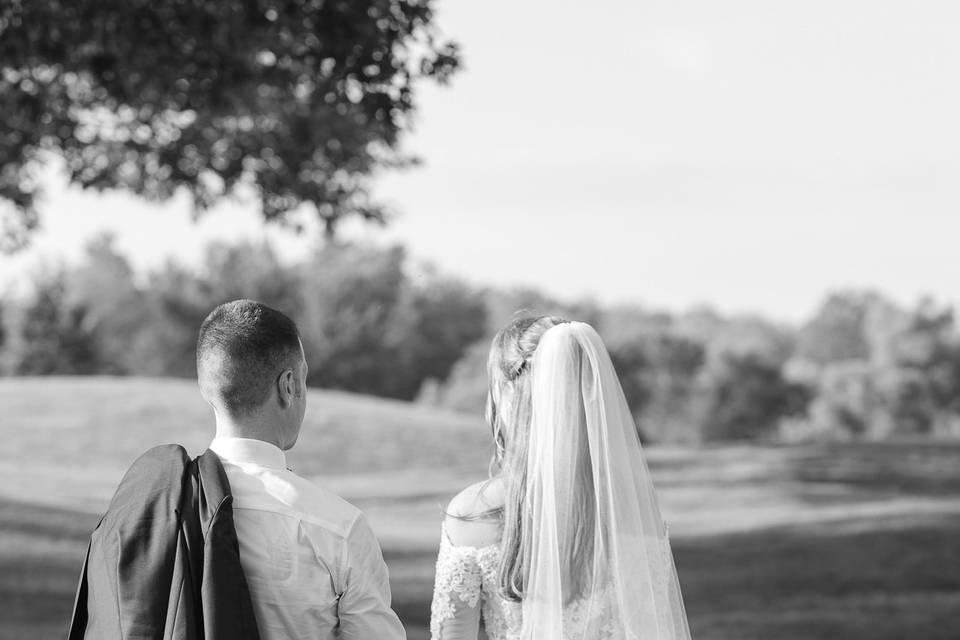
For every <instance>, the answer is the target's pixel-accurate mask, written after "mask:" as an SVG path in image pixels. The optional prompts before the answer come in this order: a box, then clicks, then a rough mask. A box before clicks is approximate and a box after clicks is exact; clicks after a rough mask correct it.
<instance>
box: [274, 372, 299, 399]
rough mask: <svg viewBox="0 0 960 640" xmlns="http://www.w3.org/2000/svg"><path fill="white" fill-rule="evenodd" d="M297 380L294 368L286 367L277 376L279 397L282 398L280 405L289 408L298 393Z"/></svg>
mask: <svg viewBox="0 0 960 640" xmlns="http://www.w3.org/2000/svg"><path fill="white" fill-rule="evenodd" d="M296 385H297V380H296V376H295V375H293V369H284V370H283V372H282V373H281V374H280V376H279V377H278V378H277V398H278V399H279V400H280V406H281V407H283V408H287V407H289V406H290V404H291V403H292V402H293V398H294V396H295V394H296Z"/></svg>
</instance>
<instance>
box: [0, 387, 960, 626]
mask: <svg viewBox="0 0 960 640" xmlns="http://www.w3.org/2000/svg"><path fill="white" fill-rule="evenodd" d="M211 435H212V416H211V415H210V413H209V411H208V409H207V407H206V406H205V405H204V404H203V403H202V401H201V400H200V399H199V395H198V393H197V392H196V389H195V386H194V385H193V384H192V383H190V382H184V381H171V380H145V379H111V378H85V379H69V378H46V379H6V380H0V439H2V443H3V444H2V449H0V639H8V638H9V639H14V638H16V639H21V638H24V639H26V638H29V639H31V640H33V639H37V640H43V639H46V638H60V637H63V635H64V631H65V627H66V622H67V619H68V617H69V613H70V609H71V606H72V598H73V592H74V588H75V586H76V579H77V575H78V571H79V568H80V564H81V562H82V559H83V552H84V550H85V547H86V540H87V536H88V535H89V533H90V531H91V530H92V528H93V527H94V526H95V525H96V522H97V520H98V518H99V515H100V512H101V511H102V510H103V508H104V507H105V506H106V504H107V502H108V500H109V498H110V496H111V494H112V492H113V489H114V487H115V485H116V483H117V482H118V480H119V479H120V476H121V475H122V473H123V471H124V469H125V468H126V467H127V465H129V463H130V462H131V461H132V460H133V459H134V458H135V457H136V456H137V455H139V454H140V453H141V452H142V451H143V450H145V449H146V448H148V447H150V446H152V445H154V444H159V443H163V442H180V443H182V444H184V445H185V446H186V447H187V449H188V450H189V451H191V453H199V452H200V451H202V450H203V448H204V446H205V445H206V443H207V442H208V441H209V438H210V437H211ZM488 453H489V447H488V443H487V435H486V431H485V428H484V427H483V425H482V424H481V423H480V421H479V420H478V419H476V418H474V417H471V416H463V415H458V414H454V413H449V412H445V411H440V410H434V409H429V408H424V407H419V406H416V405H410V404H407V403H402V402H392V401H387V400H381V399H374V398H368V397H363V396H355V395H351V394H345V393H335V392H322V391H312V392H311V395H310V398H309V407H308V412H307V419H306V424H305V426H304V430H303V435H302V436H301V440H300V443H299V444H298V445H297V447H296V448H295V449H294V450H293V451H292V452H291V454H290V456H289V462H290V464H291V466H292V467H293V468H294V469H295V470H296V471H297V472H298V473H300V474H302V475H306V476H309V477H311V478H314V479H315V480H316V481H317V482H319V483H323V484H325V485H327V486H330V487H331V488H333V489H334V490H336V491H338V492H340V493H341V494H342V495H344V496H345V497H346V498H347V499H349V500H351V501H352V502H353V503H354V504H357V505H358V506H360V507H361V508H363V509H364V510H365V511H366V512H367V514H368V515H369V517H370V520H371V522H372V523H373V525H374V528H375V529H376V530H377V532H378V535H379V536H380V539H381V542H382V544H383V547H384V553H385V555H386V558H387V561H388V564H389V565H390V570H391V581H392V585H393V593H394V602H395V606H396V609H397V611H398V612H399V614H400V615H401V617H402V619H403V620H404V622H405V624H406V625H407V627H408V633H409V637H410V638H412V639H414V640H416V639H420V638H426V637H427V635H428V634H427V632H426V626H427V624H428V616H429V600H430V592H431V585H432V571H433V562H434V560H435V556H436V548H437V541H438V535H439V533H438V525H439V521H440V507H441V505H442V503H443V502H444V501H445V500H447V499H448V498H449V497H450V496H451V495H452V494H453V493H454V492H456V491H457V490H458V489H459V488H460V487H462V486H463V485H465V484H466V483H468V482H471V481H474V480H476V479H480V478H482V477H483V475H484V473H485V469H486V462H487V456H488ZM648 457H649V460H650V465H651V469H652V471H653V474H654V478H655V481H656V483H657V487H658V490H659V493H660V496H661V502H662V507H663V511H664V514H665V516H666V517H667V519H668V521H669V522H670V528H671V539H672V540H673V547H674V554H675V556H676V560H677V565H678V570H679V573H680V581H681V583H682V587H683V591H684V598H685V601H686V604H687V613H688V615H689V617H690V621H691V627H692V630H693V635H694V638H697V639H698V640H720V639H729V640H754V639H756V640H772V639H776V640H800V639H804V640H806V639H811V640H819V639H828V638H830V639H833V638H837V639H844V640H857V639H867V638H869V639H870V640H894V639H896V640H900V639H905V638H919V639H924V640H957V639H960V497H958V496H960V443H946V442H938V443H875V444H832V445H816V446H813V445H809V446H798V447H745V446H729V447H716V448H701V449H673V448H657V447H654V448H650V449H649V450H648Z"/></svg>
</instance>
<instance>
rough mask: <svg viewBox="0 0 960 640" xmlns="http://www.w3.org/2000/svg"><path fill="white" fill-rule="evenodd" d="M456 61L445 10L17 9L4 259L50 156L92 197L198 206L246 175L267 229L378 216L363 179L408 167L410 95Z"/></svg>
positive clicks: (1, 38) (426, 0)
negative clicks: (441, 26) (184, 199)
mask: <svg viewBox="0 0 960 640" xmlns="http://www.w3.org/2000/svg"><path fill="white" fill-rule="evenodd" d="M458 64H459V58H458V50H457V46H456V45H455V44H454V43H452V42H448V41H444V40H442V39H441V38H440V37H439V34H438V31H437V28H436V25H435V24H434V16H433V0H366V1H348V0H328V1H320V0H283V1H281V0H252V1H247V0H150V1H149V2H148V1H146V0H71V1H69V2H68V1H66V0H47V1H44V2H22V1H20V0H5V1H3V2H0V111H2V112H3V114H4V117H3V122H2V123H0V200H7V201H8V202H9V203H12V205H13V206H14V208H15V212H14V213H12V214H10V213H8V214H7V216H6V218H5V219H4V228H3V229H0V232H2V233H3V238H4V240H5V241H6V247H7V248H8V249H9V248H11V247H14V246H17V245H18V244H22V242H24V241H25V239H26V237H27V235H28V233H29V231H30V230H31V229H32V228H33V227H34V226H35V225H36V224H37V212H36V208H35V202H36V195H37V193H38V189H39V185H38V181H37V172H38V169H39V167H40V166H41V165H42V164H43V163H44V162H46V161H47V160H48V159H49V158H50V157H52V156H60V157H62V158H63V159H64V160H65V162H66V169H67V173H68V175H69V178H70V180H71V182H73V183H76V184H80V185H81V186H83V187H85V188H94V189H124V190H128V191H131V192H133V193H136V194H138V195H141V196H144V197H147V198H150V199H157V200H163V199H166V198H169V197H170V196H171V195H172V194H173V193H174V192H175V191H176V190H178V189H181V188H182V189H185V190H186V191H187V192H189V193H190V194H191V196H192V198H193V203H194V206H195V210H196V211H197V212H202V211H203V210H204V209H206V208H208V207H209V206H211V205H212V204H213V203H215V202H217V201H218V200H220V199H221V198H223V197H225V196H228V195H230V194H233V193H235V192H236V187H237V186H238V185H239V184H241V183H242V182H244V181H245V182H247V183H249V184H252V185H253V186H254V187H255V190H256V193H257V194H258V199H259V203H260V206H261V207H262V213H263V215H264V217H265V218H266V219H268V220H277V221H287V222H291V221H290V219H289V213H290V212H291V211H292V210H293V209H295V208H297V207H298V206H299V205H301V204H308V205H310V206H311V207H312V208H313V209H314V210H315V211H316V213H317V214H318V215H319V216H320V218H321V219H322V220H323V222H324V223H325V224H326V228H327V230H328V233H332V232H333V229H334V226H335V223H336V221H337V220H339V219H340V218H341V217H343V216H346V215H359V216H361V217H363V218H366V219H370V220H379V221H382V220H383V219H384V215H385V212H384V209H383V208H382V206H380V205H379V204H377V203H376V202H374V201H372V200H371V198H370V197H369V195H368V190H367V181H368V178H369V176H370V175H371V174H372V173H373V172H374V171H375V170H376V169H378V168H381V167H391V166H399V165H404V164H408V163H409V162H411V161H412V159H411V158H408V157H405V156H403V155H402V154H400V153H399V152H398V140H399V137H400V134H401V133H402V132H403V131H404V130H405V129H407V128H408V126H409V124H410V121H411V118H412V116H413V115H414V112H415V106H416V105H415V100H414V98H415V89H416V87H417V86H419V84H420V83H421V81H424V80H434V81H438V82H441V83H442V82H445V81H446V80H447V79H448V78H449V77H450V76H451V74H452V73H454V72H455V71H456V69H457V67H458Z"/></svg>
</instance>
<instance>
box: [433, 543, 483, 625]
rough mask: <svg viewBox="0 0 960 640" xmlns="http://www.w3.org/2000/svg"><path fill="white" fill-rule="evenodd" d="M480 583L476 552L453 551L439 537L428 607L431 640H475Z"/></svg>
mask: <svg viewBox="0 0 960 640" xmlns="http://www.w3.org/2000/svg"><path fill="white" fill-rule="evenodd" d="M482 583H483V571H482V569H481V567H480V563H479V561H478V558H477V549H476V548H475V547H455V546H453V545H452V544H450V541H449V540H448V539H447V536H446V533H444V534H442V536H441V540H440V555H439V557H438V558H437V574H436V578H435V579H434V583H433V603H432V604H431V606H430V637H431V640H477V635H478V633H479V628H480V606H481V602H480V598H481V589H482Z"/></svg>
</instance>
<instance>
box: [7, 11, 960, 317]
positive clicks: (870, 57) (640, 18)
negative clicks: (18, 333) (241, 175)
mask: <svg viewBox="0 0 960 640" xmlns="http://www.w3.org/2000/svg"><path fill="white" fill-rule="evenodd" d="M438 8H439V23H440V25H441V26H442V28H443V29H444V31H445V32H446V33H447V34H449V35H451V36H453V37H455V38H456V39H458V40H459V41H460V42H461V43H462V45H463V51H464V55H465V63H466V68H465V70H464V71H463V72H462V73H461V74H460V75H459V76H458V77H457V78H456V79H455V81H454V82H453V85H452V86H451V87H449V88H442V89H441V88H433V87H426V88H424V90H423V91H422V93H421V98H420V103H421V110H420V118H419V122H418V125H417V128H416V130H415V132H414V133H413V134H412V135H411V136H409V137H408V139H407V146H408V147H409V149H410V150H412V151H415V152H416V153H418V154H419V155H421V156H422V157H423V158H424V160H425V161H426V164H425V166H424V167H422V168H420V169H415V170H411V171H406V172H402V173H395V174H391V175H388V176H385V177H384V178H383V179H382V181H381V183H380V185H379V188H378V190H379V193H380V195H381V196H382V197H383V198H385V199H387V200H388V201H389V202H391V203H392V204H393V205H394V206H395V207H396V208H397V209H399V210H400V211H401V212H402V216H401V217H399V218H398V219H397V220H396V221H395V222H394V223H393V224H392V225H391V227H390V228H389V229H388V230H386V231H374V230H358V229H356V228H351V229H350V230H349V234H350V235H352V236H362V237H366V238H370V239H375V240H379V241H384V242H386V241H400V242H403V243H404V244H406V245H407V246H408V248H409V249H410V253H411V254H412V256H413V257H414V258H417V259H421V260H429V261H432V262H434V263H435V264H436V265H437V266H439V267H440V268H441V269H442V270H443V271H445V272H448V273H452V274H455V275H459V276H462V277H464V278H466V279H467V280H468V281H470V282H473V283H476V284H493V285H509V284H526V285H532V286H537V287H540V288H542V289H544V290H546V291H548V292H550V293H553V294H554V295H558V296H560V297H563V298H575V297H579V296H585V295H589V296H592V297H594V298H595V299H597V300H598V301H600V302H614V301H616V302H621V301H634V302H640V303H644V304H647V305H651V306H655V307H663V308H667V309H671V310H680V309H683V308H687V307H690V306H692V305H695V304H701V303H706V304H711V305H714V306H716V307H717V308H719V309H721V310H724V311H733V312H739V311H760V312H763V313H766V314H768V315H771V316H773V317H776V318H782V319H786V320H801V319H803V318H804V317H805V316H807V315H808V314H809V313H811V312H812V310H813V309H814V308H815V306H816V304H817V303H818V302H819V301H820V299H821V298H822V297H823V295H824V294H825V293H826V292H827V291H829V290H831V289H836V288H842V287H876V288H880V289H882V290H884V291H886V292H887V293H888V294H890V295H892V296H893V297H894V298H896V299H898V300H900V301H902V302H906V303H909V302H913V301H915V300H916V299H917V298H918V297H919V296H920V295H922V294H931V295H934V296H935V297H937V298H938V299H941V300H944V301H949V302H952V303H954V304H960V287H958V282H957V281H956V280H957V278H958V276H960V268H958V260H957V257H956V256H955V251H956V249H955V247H956V246H957V245H958V242H960V215H958V214H960V117H958V116H957V115H956V114H958V113H960V83H958V82H957V78H958V77H960V37H958V33H960V5H958V4H957V3H956V2H954V1H953V0H943V1H930V0H916V1H915V2H909V3H908V2H902V1H899V0H831V1H829V2H827V1H823V0H808V1H806V2H802V3H800V2H796V3H783V2H767V1H764V0H753V1H747V0H726V1H725V2H716V0H687V1H683V2H653V1H652V0H643V1H642V2H639V1H637V0H597V1H596V2H592V3H583V2H570V1H567V0H563V1H558V0H525V1H524V2H516V1H513V0H512V1H507V0H486V1H484V2H467V1H466V0H439V2H438ZM43 214H44V223H45V225H46V230H45V231H44V232H42V233H41V234H39V235H38V236H37V239H36V243H35V244H36V246H35V247H34V249H32V250H31V251H30V252H29V253H28V254H27V255H22V256H18V257H15V258H0V270H2V271H5V272H6V273H5V274H4V275H6V277H7V280H8V281H9V280H10V279H16V278H17V277H18V276H21V275H22V274H23V273H25V271H26V270H27V269H29V268H31V267H30V265H31V264H33V263H34V262H35V260H36V256H37V255H51V254H59V253H63V254H65V255H67V256H75V255H77V254H78V252H79V248H80V247H81V246H82V244H83V243H84V242H85V240H86V239H87V238H89V237H90V236H91V235H93V234H95V233H96V232H98V231H99V230H101V229H103V228H110V229H113V230H114V231H115V232H116V234H117V236H118V243H119V246H120V248H121V249H122V250H124V251H126V252H127V253H128V254H129V255H131V256H132V258H133V260H134V262H135V264H137V265H138V266H139V267H141V268H148V267H149V266H151V265H155V264H158V263H159V262H161V261H162V260H163V259H164V258H165V256H167V255H175V256H178V257H180V258H181V259H184V260H193V259H195V258H196V256H197V255H198V254H199V251H200V247H201V246H202V245H203V244H204V243H205V242H207V241H208V240H210V239H212V238H233V237H238V236H256V235H260V234H262V233H263V231H262V228H261V225H260V223H259V221H258V220H257V218H256V215H255V214H254V212H252V211H251V210H250V209H249V208H248V207H245V206H242V205H224V206H222V207H220V208H219V209H218V210H217V211H216V212H215V213H214V214H212V215H211V216H210V217H209V218H208V219H206V220H204V221H203V222H202V223H201V224H199V225H198V226H193V225H191V224H190V222H189V208H188V206H187V203H186V201H185V200H175V201H174V202H172V203H169V204H167V205H164V206H157V205H148V204H144V203H142V202H139V201H137V200H135V199H133V198H131V197H128V196H123V195H105V196H99V195H95V194H82V193H80V192H78V191H77V190H76V189H66V188H64V187H63V185H62V184H59V183H57V181H56V180H53V181H51V189H50V193H49V197H48V200H47V202H46V204H45V206H44V210H43ZM271 236H273V237H275V238H277V239H278V242H280V244H281V246H282V247H283V248H284V251H288V252H291V253H292V254H294V255H296V254H298V253H301V252H303V251H305V250H306V248H307V246H308V245H309V243H310V242H312V241H313V240H312V239H294V238H290V237H289V236H287V235H286V234H284V233H282V232H276V231H274V232H271Z"/></svg>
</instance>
